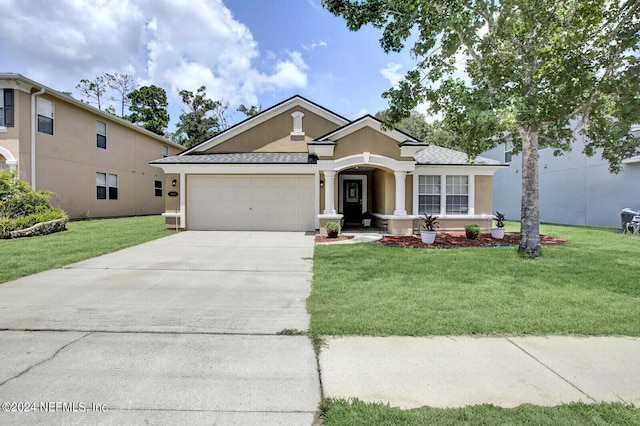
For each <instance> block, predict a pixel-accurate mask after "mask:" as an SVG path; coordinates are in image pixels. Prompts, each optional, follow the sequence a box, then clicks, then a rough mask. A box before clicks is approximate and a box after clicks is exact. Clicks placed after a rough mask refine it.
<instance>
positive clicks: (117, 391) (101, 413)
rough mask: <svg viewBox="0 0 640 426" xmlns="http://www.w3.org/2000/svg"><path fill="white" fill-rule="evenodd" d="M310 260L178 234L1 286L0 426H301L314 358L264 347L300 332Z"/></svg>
mask: <svg viewBox="0 0 640 426" xmlns="http://www.w3.org/2000/svg"><path fill="white" fill-rule="evenodd" d="M52 255H55V254H52ZM312 256H313V236H307V235H304V234H303V233H278V232H197V231H189V232H183V233H180V234H176V235H172V236H169V237H166V238H163V239H160V240H155V241H152V242H149V243H146V244H142V245H139V246H136V247H132V248H129V249H125V250H122V251H119V252H116V253H112V254H109V255H105V256H101V257H98V258H95V259H91V260H87V261H83V262H79V263H76V264H73V265H70V266H68V267H67V268H65V269H58V270H52V271H47V272H43V273H40V274H36V275H32V276H29V277H25V278H22V279H19V280H16V281H12V282H10V283H5V284H0V363H1V364H0V365H2V366H3V368H2V369H1V370H0V402H1V403H4V402H8V403H10V404H11V403H14V404H12V405H10V406H6V404H5V405H3V406H2V410H3V411H2V412H0V423H1V424H29V423H32V424H36V423H75V424H85V423H104V424H116V423H126V424H136V423H151V424H158V423H161V424H178V423H188V424H215V423H219V424H296V425H298V424H311V422H312V421H313V416H314V413H315V411H316V409H317V406H318V403H319V401H320V385H319V379H318V372H317V363H316V359H315V355H314V352H313V348H312V346H311V343H310V341H309V339H308V338H307V337H305V336H281V335H277V333H278V332H280V331H282V330H285V329H294V330H303V331H306V330H307V329H308V327H309V317H308V314H307V312H306V309H305V300H306V298H307V297H308V295H309V292H310V285H311V276H312ZM26 403H28V404H26ZM7 409H8V411H9V412H4V411H7ZM18 411H20V412H18ZM25 411H26V412H25Z"/></svg>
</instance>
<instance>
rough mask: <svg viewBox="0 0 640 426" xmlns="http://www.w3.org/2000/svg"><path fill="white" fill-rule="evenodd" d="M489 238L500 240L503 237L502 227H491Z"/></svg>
mask: <svg viewBox="0 0 640 426" xmlns="http://www.w3.org/2000/svg"><path fill="white" fill-rule="evenodd" d="M491 238H494V239H496V240H502V239H503V238H504V228H492V229H491Z"/></svg>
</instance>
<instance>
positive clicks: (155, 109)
mask: <svg viewBox="0 0 640 426" xmlns="http://www.w3.org/2000/svg"><path fill="white" fill-rule="evenodd" d="M127 97H128V98H129V100H130V102H131V105H129V110H130V111H131V114H129V115H128V116H126V117H124V118H126V119H127V120H129V121H131V122H132V123H134V124H137V125H141V126H142V127H144V128H145V129H147V130H149V131H151V132H153V133H156V134H158V135H161V136H163V135H164V134H165V131H166V129H167V126H168V125H169V113H168V112H167V106H168V103H167V92H165V90H164V89H163V88H161V87H157V86H154V85H151V86H142V87H139V88H138V89H136V90H134V91H132V92H131V93H129V94H128V95H127Z"/></svg>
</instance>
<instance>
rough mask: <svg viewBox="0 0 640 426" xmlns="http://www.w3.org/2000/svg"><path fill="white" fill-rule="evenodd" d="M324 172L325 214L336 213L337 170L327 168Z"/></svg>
mask: <svg viewBox="0 0 640 426" xmlns="http://www.w3.org/2000/svg"><path fill="white" fill-rule="evenodd" d="M323 173H324V214H336V206H335V200H334V198H335V191H334V187H335V184H336V172H334V171H332V170H325V171H323Z"/></svg>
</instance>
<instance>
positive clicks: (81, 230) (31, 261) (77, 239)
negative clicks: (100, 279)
mask: <svg viewBox="0 0 640 426" xmlns="http://www.w3.org/2000/svg"><path fill="white" fill-rule="evenodd" d="M170 234H171V232H170V231H167V230H166V229H165V225H164V218H162V217H161V216H159V215H158V216H142V217H129V218H122V219H99V220H90V221H83V222H70V223H68V224H67V231H64V232H59V233H57V234H51V235H46V236H42V237H31V238H18V239H15V240H0V253H1V255H0V283H3V282H7V281H10V280H13V279H16V278H20V277H23V276H25V275H31V274H35V273H36V272H41V271H46V270H48V269H53V268H60V267H62V266H64V265H68V264H70V263H74V262H79V261H81V260H84V259H88V258H90V257H95V256H98V255H101V254H105V253H110V252H112V251H116V250H120V249H122V248H125V247H130V246H134V245H137V244H141V243H144V242H147V241H150V240H155V239H156V238H160V237H165V236H167V235H170Z"/></svg>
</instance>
